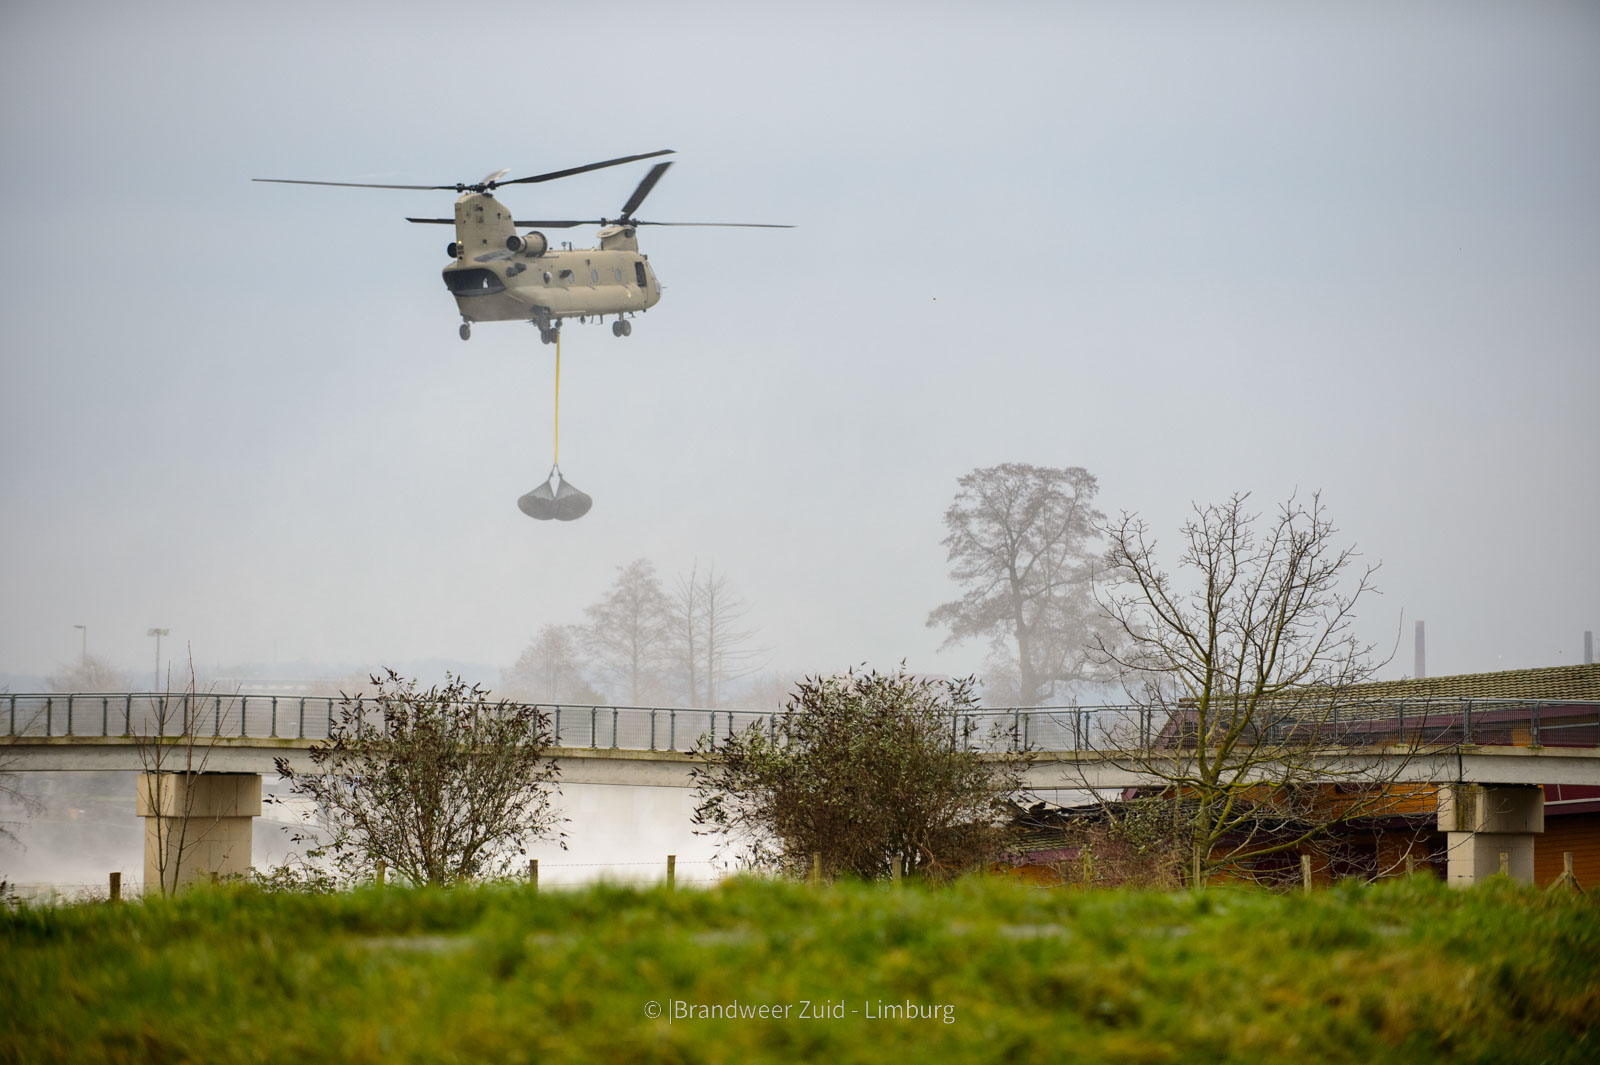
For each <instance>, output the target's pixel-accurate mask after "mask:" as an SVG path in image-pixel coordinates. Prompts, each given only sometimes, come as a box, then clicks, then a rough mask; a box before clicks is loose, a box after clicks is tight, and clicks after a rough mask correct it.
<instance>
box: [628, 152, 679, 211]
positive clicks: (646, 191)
mask: <svg viewBox="0 0 1600 1065" xmlns="http://www.w3.org/2000/svg"><path fill="white" fill-rule="evenodd" d="M671 166H672V164H671V163H657V164H656V165H655V166H653V167H651V168H650V173H648V174H646V175H645V176H644V180H643V181H641V182H639V187H638V188H636V189H634V190H633V195H632V196H629V197H628V202H627V203H625V204H623V205H622V217H623V218H632V217H633V212H634V211H636V210H638V209H639V205H640V204H641V203H643V202H644V198H645V197H646V196H648V195H650V190H651V189H653V188H655V187H656V182H658V181H660V180H661V175H662V174H665V173H666V172H667V170H668V168H670V167H671Z"/></svg>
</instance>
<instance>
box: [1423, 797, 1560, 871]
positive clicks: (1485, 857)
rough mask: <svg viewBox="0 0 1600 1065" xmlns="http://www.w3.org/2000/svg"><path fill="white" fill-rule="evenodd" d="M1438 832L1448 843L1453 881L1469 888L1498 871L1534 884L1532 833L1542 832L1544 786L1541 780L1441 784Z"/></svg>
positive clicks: (1449, 866)
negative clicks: (1502, 861) (1503, 867)
mask: <svg viewBox="0 0 1600 1065" xmlns="http://www.w3.org/2000/svg"><path fill="white" fill-rule="evenodd" d="M1439 831H1440V832H1443V833H1445V839H1446V840H1447V843H1448V851H1447V857H1448V871H1447V875H1446V879H1447V880H1449V882H1450V883H1451V884H1454V885H1457V886H1460V887H1466V886H1468V885H1470V884H1475V883H1478V882H1479V881H1482V880H1486V879H1488V878H1489V877H1491V876H1494V875H1495V874H1496V873H1498V872H1499V871H1500V855H1502V854H1504V855H1506V856H1507V872H1508V873H1509V874H1510V876H1511V879H1513V880H1520V881H1522V882H1523V883H1526V884H1531V883H1533V837H1534V836H1535V835H1537V834H1538V833H1541V832H1543V831H1544V789H1543V788H1542V787H1540V786H1539V785H1537V784H1496V785H1492V786H1491V785H1484V784H1441V785H1440V786H1439Z"/></svg>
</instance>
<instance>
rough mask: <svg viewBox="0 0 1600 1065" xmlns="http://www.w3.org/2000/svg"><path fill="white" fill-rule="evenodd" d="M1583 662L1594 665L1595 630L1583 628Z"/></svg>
mask: <svg viewBox="0 0 1600 1065" xmlns="http://www.w3.org/2000/svg"><path fill="white" fill-rule="evenodd" d="M1583 664H1584V665H1586V666H1592V665H1594V630H1593V629H1584V630H1583Z"/></svg>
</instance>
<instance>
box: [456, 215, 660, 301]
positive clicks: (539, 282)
mask: <svg viewBox="0 0 1600 1065" xmlns="http://www.w3.org/2000/svg"><path fill="white" fill-rule="evenodd" d="M455 214H456V216H455V223H456V239H455V241H453V242H452V243H451V244H450V245H449V248H448V252H449V254H450V255H451V257H452V260H453V261H452V262H451V263H450V264H449V265H448V266H446V267H445V268H444V283H445V287H446V288H448V289H449V290H450V293H451V295H453V296H454V297H455V300H456V306H457V308H458V309H459V310H460V312H461V317H462V319H463V320H464V321H466V322H504V321H518V320H522V321H533V322H535V323H536V324H538V325H539V326H540V328H541V329H549V328H552V327H554V326H555V325H556V324H557V323H558V322H559V321H560V320H561V319H563V318H578V317H583V318H588V317H594V318H596V319H599V318H603V317H604V316H606V315H618V316H621V315H625V314H630V313H633V312H636V311H643V310H646V309H648V308H650V307H653V306H655V305H656V304H657V303H658V302H660V300H661V286H660V285H659V284H658V283H657V281H656V277H655V272H654V271H653V270H652V269H651V268H650V262H649V259H648V258H647V257H646V256H645V255H643V254H642V253H641V252H640V251H639V241H638V238H637V235H636V231H635V229H634V227H633V226H631V225H620V226H608V227H606V228H604V229H602V230H600V233H599V238H600V244H599V246H598V247H595V248H580V249H570V248H568V249H561V250H558V249H553V248H551V247H550V244H549V241H548V240H547V239H546V238H545V236H544V234H542V233H538V232H532V233H527V234H524V235H522V236H518V235H517V230H516V223H515V222H514V221H513V219H512V216H511V213H510V212H509V211H508V210H507V209H506V207H505V206H504V205H503V204H501V203H500V201H498V200H496V199H495V198H494V197H493V196H491V195H489V194H487V193H480V192H469V193H467V194H465V195H464V196H462V197H461V198H460V199H458V200H457V201H456V212H455Z"/></svg>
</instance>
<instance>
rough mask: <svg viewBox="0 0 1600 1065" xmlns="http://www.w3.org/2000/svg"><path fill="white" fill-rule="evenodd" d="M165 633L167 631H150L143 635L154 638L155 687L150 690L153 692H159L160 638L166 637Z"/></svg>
mask: <svg viewBox="0 0 1600 1065" xmlns="http://www.w3.org/2000/svg"><path fill="white" fill-rule="evenodd" d="M167 633H168V630H167V629H151V630H150V631H149V632H147V633H145V635H146V636H154V637H155V638H156V686H155V687H154V688H151V689H150V690H151V691H153V692H158V691H160V690H161V637H163V636H165V635H167Z"/></svg>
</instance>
